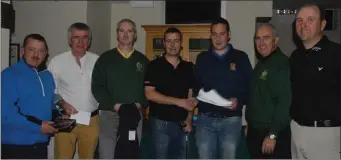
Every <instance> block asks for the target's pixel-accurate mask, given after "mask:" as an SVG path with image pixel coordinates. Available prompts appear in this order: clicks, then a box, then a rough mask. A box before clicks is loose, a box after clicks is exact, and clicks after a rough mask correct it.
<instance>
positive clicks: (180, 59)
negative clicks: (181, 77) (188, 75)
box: [160, 53, 184, 69]
mask: <svg viewBox="0 0 341 160" xmlns="http://www.w3.org/2000/svg"><path fill="white" fill-rule="evenodd" d="M164 55H165V53H163V54H162V56H161V57H160V58H162V60H163V62H164V63H165V64H167V65H170V66H172V68H173V69H174V66H173V65H172V64H171V63H169V62H168V61H167V59H166V56H164ZM178 58H179V64H178V65H177V66H176V68H178V67H179V66H180V65H181V64H182V63H183V61H184V60H183V59H182V58H181V56H178Z"/></svg>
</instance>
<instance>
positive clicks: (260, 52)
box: [245, 24, 291, 159]
mask: <svg viewBox="0 0 341 160" xmlns="http://www.w3.org/2000/svg"><path fill="white" fill-rule="evenodd" d="M278 40H279V37H278V36H277V34H276V30H275V28H274V27H273V25H271V24H263V25H261V26H260V27H259V28H258V29H257V31H256V34H255V45H256V49H257V51H256V57H257V58H258V60H259V61H258V63H257V65H256V67H255V69H254V72H253V77H252V84H251V91H250V97H249V103H248V105H247V108H246V117H245V118H246V121H247V123H248V125H247V128H246V132H245V133H246V137H247V143H248V149H249V153H250V155H251V158H262V159H263V158H271V159H279V158H284V159H290V158H291V153H290V137H291V134H290V117H289V107H290V104H291V89H290V72H289V69H290V68H289V59H288V57H287V56H285V55H284V54H283V53H282V52H281V50H280V49H279V47H278V46H277V44H278Z"/></svg>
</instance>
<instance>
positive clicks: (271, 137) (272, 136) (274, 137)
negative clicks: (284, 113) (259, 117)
mask: <svg viewBox="0 0 341 160" xmlns="http://www.w3.org/2000/svg"><path fill="white" fill-rule="evenodd" d="M269 137H270V139H272V140H276V138H277V136H276V135H275V134H270V135H269Z"/></svg>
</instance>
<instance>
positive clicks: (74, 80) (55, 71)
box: [48, 51, 99, 112]
mask: <svg viewBox="0 0 341 160" xmlns="http://www.w3.org/2000/svg"><path fill="white" fill-rule="evenodd" d="M98 57H99V56H98V55H96V54H94V53H91V52H86V53H85V55H84V56H83V57H82V58H81V59H80V64H81V65H80V66H79V65H78V63H77V61H76V58H75V57H74V56H73V55H72V53H71V51H69V52H64V53H61V54H59V55H57V56H55V57H53V58H52V59H51V62H50V63H49V66H48V70H49V71H50V72H51V73H52V75H53V78H54V80H55V83H56V91H55V92H56V94H59V95H60V96H61V97H62V98H63V100H64V101H66V102H67V103H69V104H71V105H72V106H73V107H75V108H76V109H77V110H79V111H85V112H92V111H95V110H96V109H97V108H98V102H97V101H96V99H95V98H94V97H93V95H92V92H91V76H92V70H93V68H94V66H95V63H96V61H97V59H98Z"/></svg>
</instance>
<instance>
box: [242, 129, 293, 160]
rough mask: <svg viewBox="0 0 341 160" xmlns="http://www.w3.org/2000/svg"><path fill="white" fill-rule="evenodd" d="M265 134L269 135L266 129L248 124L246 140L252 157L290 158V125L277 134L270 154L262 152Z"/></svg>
mask: <svg viewBox="0 0 341 160" xmlns="http://www.w3.org/2000/svg"><path fill="white" fill-rule="evenodd" d="M266 136H269V131H268V130H267V129H257V128H254V127H252V126H250V125H249V126H248V131H247V138H246V141H247V146H248V150H249V154H250V156H251V158H252V159H291V146H290V144H291V142H290V141H291V132H290V126H287V127H286V128H285V129H284V130H283V131H281V132H280V133H279V134H278V137H277V139H276V145H275V149H274V152H273V153H272V154H263V153H262V145H263V140H264V138H265V137H266Z"/></svg>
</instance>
